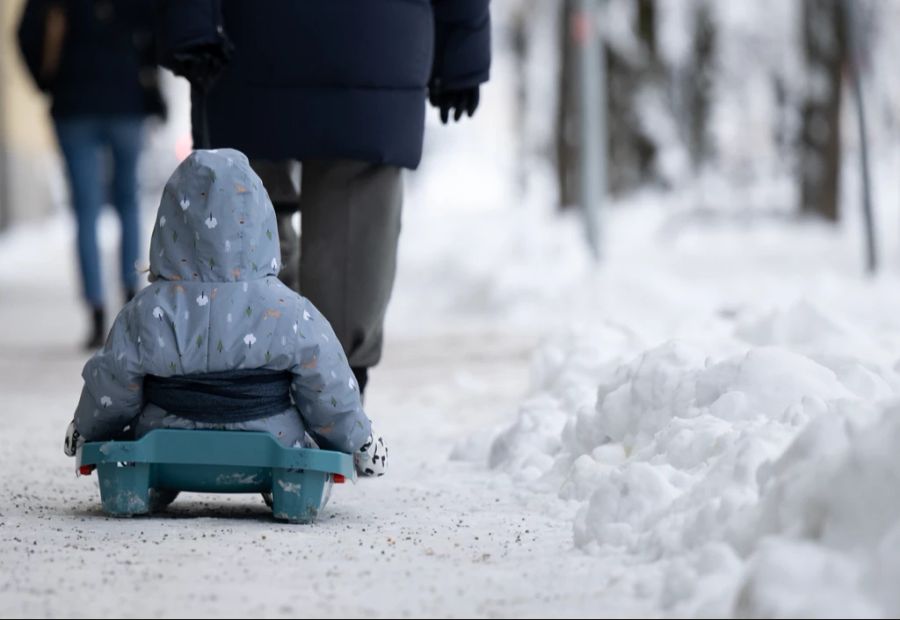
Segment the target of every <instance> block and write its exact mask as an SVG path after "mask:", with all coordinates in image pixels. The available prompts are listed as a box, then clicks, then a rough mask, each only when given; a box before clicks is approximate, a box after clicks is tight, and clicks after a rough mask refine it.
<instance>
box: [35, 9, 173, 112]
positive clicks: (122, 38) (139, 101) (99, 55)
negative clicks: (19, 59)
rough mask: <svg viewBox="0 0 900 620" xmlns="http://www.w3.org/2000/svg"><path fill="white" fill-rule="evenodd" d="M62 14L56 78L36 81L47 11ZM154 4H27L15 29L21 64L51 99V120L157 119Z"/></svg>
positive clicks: (53, 76) (38, 76)
mask: <svg viewBox="0 0 900 620" xmlns="http://www.w3.org/2000/svg"><path fill="white" fill-rule="evenodd" d="M54 5H55V6H57V7H60V8H62V11H63V13H64V15H65V33H64V35H63V39H62V41H63V43H62V53H61V55H60V59H59V65H58V67H57V69H56V72H55V73H54V74H53V75H51V76H41V75H40V72H39V67H40V63H41V50H42V47H43V43H44V23H45V21H44V20H45V15H46V10H47V8H48V7H50V6H54ZM154 10H155V3H154V2H153V0H29V2H28V3H27V4H26V6H25V12H24V13H23V16H22V21H21V24H20V28H19V42H20V47H21V48H22V51H23V55H24V57H25V60H26V63H27V64H28V66H29V69H30V70H31V72H32V75H34V76H35V78H36V80H37V81H38V85H39V86H40V87H41V88H42V89H43V90H45V91H46V92H47V93H48V94H49V95H50V96H51V98H52V106H51V114H52V115H53V116H54V117H57V118H68V117H73V116H98V115H102V116H117V115H129V116H144V115H148V114H160V115H161V114H162V113H163V109H162V99H161V97H160V94H159V88H158V81H157V69H156V62H155V56H154V50H153V25H154Z"/></svg>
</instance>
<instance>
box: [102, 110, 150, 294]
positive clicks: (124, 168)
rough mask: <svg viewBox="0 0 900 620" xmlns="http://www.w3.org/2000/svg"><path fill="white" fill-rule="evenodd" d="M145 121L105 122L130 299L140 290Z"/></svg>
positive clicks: (124, 282)
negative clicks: (140, 162) (140, 170)
mask: <svg viewBox="0 0 900 620" xmlns="http://www.w3.org/2000/svg"><path fill="white" fill-rule="evenodd" d="M143 127H144V121H143V119H142V118H140V117H134V118H129V117H123V118H116V119H110V120H108V121H106V122H105V126H104V130H105V132H106V137H107V141H108V142H109V145H110V148H111V149H112V155H113V203H114V204H115V207H116V212H117V213H118V214H119V221H120V223H121V225H122V247H121V254H120V257H121V258H120V266H121V267H120V269H121V276H122V287H123V288H124V289H125V296H126V298H128V299H130V298H131V297H133V296H134V293H135V292H136V291H137V289H138V272H137V268H136V267H135V263H136V262H137V260H138V256H139V254H140V246H141V242H140V221H139V220H140V217H139V215H140V213H139V210H138V182H137V167H138V158H139V157H140V155H141V148H142V146H143Z"/></svg>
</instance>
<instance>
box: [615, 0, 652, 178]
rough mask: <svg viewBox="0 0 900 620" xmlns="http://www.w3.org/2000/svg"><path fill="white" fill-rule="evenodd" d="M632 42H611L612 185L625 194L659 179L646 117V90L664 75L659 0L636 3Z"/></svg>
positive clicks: (644, 0)
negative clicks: (659, 51)
mask: <svg viewBox="0 0 900 620" xmlns="http://www.w3.org/2000/svg"><path fill="white" fill-rule="evenodd" d="M634 8H635V13H634V21H633V23H632V28H633V30H632V32H631V33H629V37H630V38H631V40H632V41H633V43H634V44H633V45H629V46H628V49H627V50H622V49H619V47H617V46H615V45H613V44H611V43H609V42H607V45H606V59H607V60H606V63H607V64H606V70H607V73H606V75H607V93H608V94H607V97H608V101H609V109H608V110H607V112H606V113H607V127H608V132H609V171H608V175H609V177H608V178H609V190H610V192H611V193H613V194H620V195H621V194H623V193H625V192H628V191H631V190H634V189H637V188H638V187H640V186H642V185H645V184H647V183H650V182H653V181H655V180H656V179H657V175H656V169H655V160H656V144H655V142H654V141H653V139H652V137H651V136H650V134H649V132H648V131H647V128H646V127H644V124H643V122H642V119H641V101H640V98H641V95H642V94H644V93H645V92H647V91H648V90H649V89H652V88H654V87H655V86H658V85H659V84H660V83H661V81H662V79H663V76H664V74H663V71H662V66H661V63H660V60H659V56H658V54H657V48H656V3H655V0H639V1H638V2H637V3H636V5H635V7H634Z"/></svg>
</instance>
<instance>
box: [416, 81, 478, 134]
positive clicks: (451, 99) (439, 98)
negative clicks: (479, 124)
mask: <svg viewBox="0 0 900 620" xmlns="http://www.w3.org/2000/svg"><path fill="white" fill-rule="evenodd" d="M480 90H481V89H480V88H479V87H478V86H472V87H471V88H462V89H459V90H441V89H436V88H432V89H431V91H430V92H429V93H428V100H429V101H430V102H431V105H433V106H434V107H436V108H440V110H441V122H442V123H443V124H445V125H446V124H447V122H448V121H449V120H450V111H451V110H452V111H453V120H454V121H458V120H459V119H461V118H462V115H463V112H465V113H466V114H467V115H469V116H472V115H473V114H475V110H476V108H478V100H479V98H480V97H481V95H480Z"/></svg>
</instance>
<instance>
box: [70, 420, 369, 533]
mask: <svg viewBox="0 0 900 620" xmlns="http://www.w3.org/2000/svg"><path fill="white" fill-rule="evenodd" d="M78 466H79V471H80V472H81V473H82V474H90V473H91V471H93V469H94V468H95V467H96V469H97V474H98V476H99V478H100V499H101V502H102V504H103V510H104V512H106V513H107V514H110V515H113V516H117V517H130V516H134V515H142V514H148V513H150V512H151V511H152V510H153V499H152V498H153V496H154V495H158V494H165V493H166V492H169V495H172V493H171V492H172V491H198V492H203V493H271V494H272V514H273V515H274V517H275V518H276V519H280V520H284V521H288V522H290V523H312V522H313V521H315V519H316V517H317V516H318V514H319V511H320V510H322V508H324V506H325V503H326V502H327V501H328V496H329V494H330V492H331V485H332V484H333V483H341V482H343V481H344V480H345V479H346V478H353V477H354V476H355V471H354V468H353V458H352V457H351V456H350V455H348V454H344V453H342V452H331V451H328V450H317V449H309V448H285V447H283V446H282V445H281V444H279V443H278V441H276V439H275V438H274V437H273V436H272V435H270V434H268V433H257V432H243V431H240V432H238V431H234V432H229V431H205V430H190V431H186V430H155V431H151V432H150V433H148V434H147V435H146V436H144V437H143V438H141V439H139V440H137V441H105V442H93V443H86V444H85V445H84V446H83V447H82V449H81V452H80V458H79V461H78ZM151 489H153V490H154V492H153V493H151Z"/></svg>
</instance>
